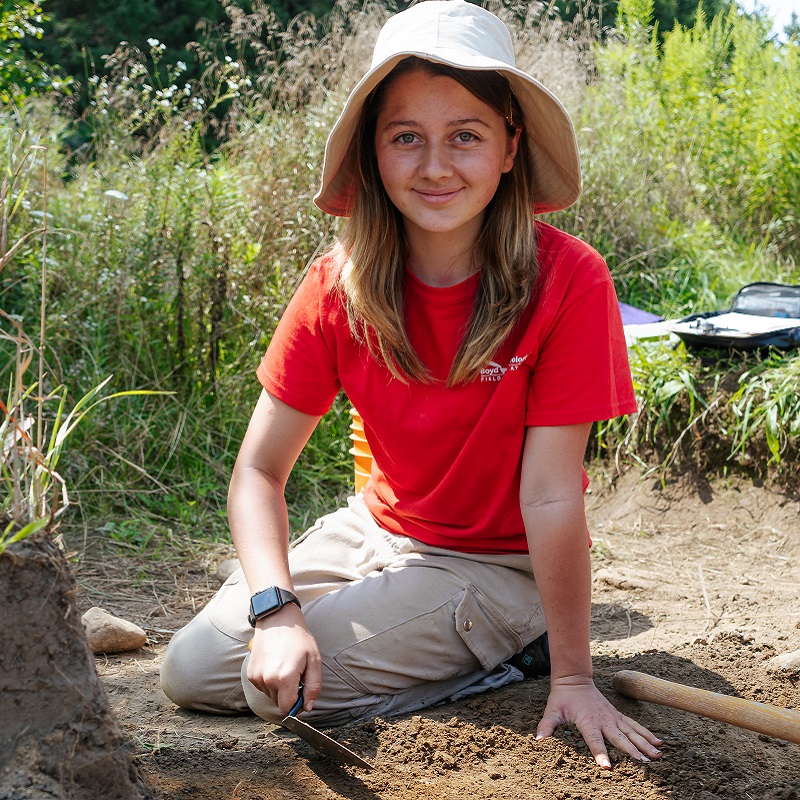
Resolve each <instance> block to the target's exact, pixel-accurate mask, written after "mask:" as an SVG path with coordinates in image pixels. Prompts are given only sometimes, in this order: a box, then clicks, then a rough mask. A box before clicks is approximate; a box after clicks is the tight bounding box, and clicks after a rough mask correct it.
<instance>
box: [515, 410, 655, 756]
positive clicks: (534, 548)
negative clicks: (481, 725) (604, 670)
mask: <svg viewBox="0 0 800 800" xmlns="http://www.w3.org/2000/svg"><path fill="white" fill-rule="evenodd" d="M590 429H591V425H590V424H589V423H586V424H580V425H563V426H553V427H531V428H528V431H527V434H526V438H525V447H524V450H523V456H522V480H521V483H520V505H521V509H522V518H523V520H524V523H525V532H526V534H527V538H528V547H529V549H530V555H531V563H532V565H533V573H534V576H535V578H536V583H537V586H538V587H539V592H540V594H541V597H542V604H543V606H544V613H545V617H546V619H547V633H548V638H549V641H550V663H551V673H550V696H549V698H548V701H547V707H546V709H545V712H544V715H543V717H542V720H541V722H540V723H539V726H538V729H537V733H536V735H537V738H543V737H545V736H550V735H552V733H553V731H554V730H555V728H556V727H557V726H558V725H562V724H573V725H575V727H576V728H577V729H578V730H579V731H580V733H581V735H582V736H583V738H584V740H585V741H586V744H587V745H588V746H589V749H590V750H591V751H592V755H594V758H595V761H596V762H597V763H598V764H599V765H600V766H601V767H603V768H604V769H610V768H611V762H610V760H609V758H608V751H607V749H606V742H608V743H610V744H613V745H614V746H615V747H616V748H617V749H618V750H621V751H622V752H624V753H627V754H628V755H630V756H632V757H633V758H637V759H639V760H641V761H649V760H650V759H651V758H658V757H659V756H660V755H661V753H660V751H659V750H658V748H657V747H656V745H658V744H661V742H660V740H659V739H658V738H657V737H656V736H654V735H653V734H652V733H651V732H650V731H648V730H647V729H646V728H645V727H643V726H642V725H640V724H639V723H638V722H636V721H634V720H632V719H630V718H629V717H626V716H625V715H624V714H621V713H620V712H619V711H617V709H616V708H614V706H612V705H611V703H610V702H609V701H608V700H607V699H606V698H605V697H604V696H603V695H602V694H601V693H600V692H599V690H598V689H597V687H596V686H595V685H594V681H593V679H592V658H591V653H590V650H589V615H590V609H591V583H592V576H591V564H590V560H589V547H588V540H587V532H586V517H585V512H584V504H583V488H582V475H583V472H582V468H583V456H584V451H585V450H586V442H587V440H588V437H589V431H590Z"/></svg>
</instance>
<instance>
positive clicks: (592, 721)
mask: <svg viewBox="0 0 800 800" xmlns="http://www.w3.org/2000/svg"><path fill="white" fill-rule="evenodd" d="M558 725H575V727H576V728H577V729H578V731H579V732H580V734H581V736H583V738H584V741H585V742H586V744H587V745H588V746H589V750H591V751H592V755H593V756H594V760H595V761H596V762H597V764H598V765H599V766H600V767H602V768H603V769H611V761H610V760H609V758H608V750H607V749H606V741H608V743H609V744H613V745H614V747H616V748H617V750H621V751H622V752H623V753H627V754H628V755H629V756H631V757H632V758H635V759H637V760H639V761H650V759H652V758H660V757H661V751H660V750H658V748H657V747H656V745H659V744H661V740H660V739H659V738H657V737H656V736H654V735H653V734H652V733H651V732H650V731H649V730H647V728H645V727H644V726H642V725H640V724H639V723H638V722H636V721H635V720H632V719H630V717H626V716H625V715H624V714H622V713H620V712H619V711H617V709H616V708H614V706H612V705H611V703H610V702H609V701H608V700H607V699H606V698H605V697H603V695H602V694H601V693H600V691H599V690H598V688H597V687H596V686H595V685H594V681H593V680H592V679H591V678H590V677H589V676H586V675H570V676H566V677H563V678H555V679H553V680H552V681H551V684H550V697H549V698H548V699H547V707H546V708H545V710H544V715H543V716H542V720H541V722H540V723H539V726H538V728H537V730H536V738H537V739H544V738H545V736H552V735H553V731H555V729H556V727H557V726H558Z"/></svg>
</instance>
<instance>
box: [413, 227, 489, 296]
mask: <svg viewBox="0 0 800 800" xmlns="http://www.w3.org/2000/svg"><path fill="white" fill-rule="evenodd" d="M406 238H407V241H408V267H409V269H410V270H411V271H412V272H413V273H414V275H416V276H417V278H419V279H420V280H421V281H422V282H423V283H425V284H427V285H428V286H439V287H444V286H455V285H456V284H457V283H461V282H462V281H465V280H466V279H467V278H469V277H470V275H474V274H475V273H476V272H477V271H478V269H479V267H478V266H477V265H476V262H475V256H474V252H475V242H474V239H472V237H470V238H469V239H468V240H466V239H463V238H462V237H453V236H446V237H444V236H438V235H436V234H431V233H428V232H427V231H422V232H415V233H414V234H411V233H410V232H409V231H407V232H406Z"/></svg>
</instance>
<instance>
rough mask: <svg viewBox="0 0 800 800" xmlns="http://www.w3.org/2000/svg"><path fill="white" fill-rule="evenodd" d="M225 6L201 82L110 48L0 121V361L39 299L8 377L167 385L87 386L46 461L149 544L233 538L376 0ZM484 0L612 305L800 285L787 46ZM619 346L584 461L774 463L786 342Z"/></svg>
mask: <svg viewBox="0 0 800 800" xmlns="http://www.w3.org/2000/svg"><path fill="white" fill-rule="evenodd" d="M226 11H227V14H228V16H229V20H230V22H229V25H227V26H226V27H223V28H220V29H218V30H217V31H216V33H214V32H211V33H210V34H209V37H208V38H207V39H206V40H205V41H204V42H203V43H202V44H201V45H198V46H197V47H196V48H194V52H195V53H196V54H197V57H198V59H199V60H200V63H201V64H202V70H201V72H200V73H199V74H201V75H202V78H198V79H187V78H186V74H185V72H184V70H183V69H182V66H181V65H180V64H179V63H177V62H170V60H169V58H168V57H167V54H166V53H165V51H164V48H163V47H162V46H161V44H160V42H156V43H150V44H149V45H148V46H147V47H146V48H144V49H137V48H135V47H132V46H120V47H119V48H118V49H117V51H116V52H115V53H114V55H113V57H112V58H111V60H110V62H109V68H110V72H109V74H107V75H106V76H105V77H103V76H100V75H98V76H94V75H92V76H90V77H89V79H88V81H87V82H86V87H85V88H86V89H87V91H88V95H87V99H88V100H89V105H88V107H87V110H86V111H85V112H84V113H83V114H82V115H81V118H80V119H75V118H73V117H71V116H70V115H69V113H68V111H65V110H64V109H65V106H64V104H63V103H60V102H59V100H58V98H56V97H54V96H47V97H40V98H36V97H32V96H30V95H32V94H33V92H27V93H26V94H27V95H29V96H28V97H27V98H21V97H20V96H19V95H17V96H16V97H15V98H14V99H12V100H7V101H6V103H5V108H4V113H3V114H2V116H0V150H2V152H3V154H4V174H5V175H6V180H5V183H4V186H3V190H2V197H0V202H2V222H3V229H2V232H0V233H1V234H2V235H1V236H0V308H2V309H3V311H4V316H3V317H2V320H0V328H1V329H2V331H3V334H4V335H3V337H2V338H0V377H1V378H2V381H3V382H4V385H5V386H9V385H12V384H13V380H14V378H13V376H14V375H15V374H17V375H18V374H19V372H20V371H19V367H18V360H17V355H16V350H15V348H16V344H14V343H15V342H18V341H20V340H21V337H22V334H23V333H24V334H25V335H26V336H27V337H31V338H32V337H34V332H35V333H36V334H37V336H38V332H39V327H40V320H41V316H42V311H43V309H44V310H45V311H46V336H43V337H41V338H37V340H36V341H35V342H34V343H33V344H31V345H30V346H31V348H32V352H35V353H36V356H37V358H38V357H39V356H40V357H41V359H42V363H43V364H44V368H43V370H42V378H41V380H40V379H39V377H38V376H32V377H31V376H30V375H29V374H28V372H27V371H26V370H23V372H22V374H23V376H24V380H23V381H22V382H23V383H24V385H25V387H26V388H25V389H23V391H25V390H27V391H29V392H34V391H35V392H42V393H43V395H44V396H45V397H52V396H54V395H55V394H56V393H57V391H59V392H60V391H63V390H61V389H58V388H57V387H62V386H66V387H69V393H70V394H69V396H68V397H67V398H66V399H65V401H64V402H65V403H66V407H75V405H76V401H75V400H74V399H73V398H82V397H85V396H87V395H89V393H91V392H92V391H93V390H94V387H97V386H99V385H101V384H102V383H103V381H105V380H106V379H107V378H108V376H110V375H113V376H114V377H113V379H112V380H111V382H110V383H109V384H108V389H109V391H110V392H131V391H142V390H144V391H158V392H163V393H164V394H159V395H157V396H150V397H139V396H135V397H130V398H128V399H125V400H124V401H123V402H122V403H121V404H117V403H104V404H102V405H100V406H98V407H96V408H94V409H93V411H92V414H91V416H90V417H87V419H86V420H85V421H84V422H83V423H82V424H81V425H80V426H78V427H76V428H75V429H74V430H73V431H72V432H71V434H70V449H69V451H67V452H64V453H63V454H62V456H61V465H60V468H59V478H60V479H63V480H64V482H65V483H66V485H68V486H69V487H70V496H71V498H72V500H73V506H76V508H74V509H73V512H72V514H71V518H72V521H73V522H78V523H79V522H80V521H81V519H82V520H83V522H84V523H85V524H86V525H87V526H91V527H93V528H98V529H99V528H103V526H108V525H111V528H108V527H106V528H105V530H113V531H115V532H116V533H115V535H117V536H120V537H123V538H125V539H126V540H130V541H133V542H135V543H136V545H137V546H139V545H140V544H141V543H142V542H143V541H144V539H141V537H140V536H138V535H137V531H136V524H137V522H138V523H140V528H139V530H140V531H142V530H144V531H152V530H156V529H158V528H159V526H161V527H163V528H164V529H166V528H173V529H178V530H181V531H185V532H189V533H192V534H198V535H205V536H211V537H220V538H221V537H224V536H225V532H226V525H225V495H226V490H227V482H228V478H229V475H230V470H231V467H232V465H233V460H234V458H235V455H236V450H237V447H238V443H239V441H240V440H241V437H242V435H243V433H244V430H245V427H246V424H247V420H248V418H249V415H250V411H251V409H252V407H253V405H254V403H255V400H256V398H257V395H258V392H259V386H258V384H257V381H256V380H255V375H254V372H255V367H256V365H257V363H258V361H259V359H260V357H261V355H262V353H263V351H264V349H265V348H266V345H267V343H268V342H269V340H270V337H271V334H272V331H273V330H274V327H275V324H276V322H277V320H278V319H279V317H280V314H281V312H282V310H283V308H284V307H285V305H286V303H287V302H288V299H289V297H290V296H291V294H292V291H293V289H294V288H295V287H296V286H297V284H298V282H299V280H300V279H301V277H302V274H303V272H304V269H305V267H306V265H307V264H308V262H309V260H310V259H311V258H312V257H313V256H314V255H315V254H316V253H318V252H319V251H320V250H321V249H322V248H324V247H325V246H327V244H329V243H330V242H331V240H332V236H333V235H334V233H335V222H334V221H332V220H330V219H328V218H326V217H325V216H324V215H322V214H321V213H320V212H318V211H317V210H316V209H315V208H314V206H313V204H312V202H311V198H312V196H313V193H314V190H315V186H316V182H317V177H316V176H317V175H318V172H319V169H320V165H321V155H322V150H323V147H324V140H325V136H326V133H327V130H328V129H329V127H330V125H331V123H332V121H333V119H335V116H336V114H337V112H338V110H339V108H340V107H341V103H342V102H343V99H344V97H345V95H346V90H347V89H348V88H349V87H350V86H352V85H353V83H354V81H355V79H356V77H357V76H358V74H359V73H360V72H361V70H362V68H363V65H364V64H365V62H366V61H368V59H369V56H370V51H371V43H372V41H374V36H375V35H376V33H377V30H378V28H379V27H380V25H381V23H382V21H383V19H384V18H385V16H386V14H387V13H388V12H387V11H386V10H385V9H383V8H382V7H381V6H379V5H370V6H366V7H364V8H361V7H357V6H354V5H348V4H347V3H346V2H343V3H341V4H340V5H338V6H337V7H336V9H335V10H334V12H333V14H332V15H331V16H329V17H328V18H326V20H325V21H324V24H319V23H317V22H316V21H315V20H312V19H310V18H309V19H301V20H296V21H295V22H294V23H293V24H292V25H291V26H290V27H289V28H282V27H281V26H280V25H279V24H278V23H277V22H276V19H275V16H274V14H273V13H272V12H270V11H269V10H267V9H266V8H261V7H254V10H252V11H249V12H245V11H243V10H242V9H239V8H238V7H236V6H232V5H226ZM499 13H501V14H502V15H503V16H504V17H506V18H507V19H508V20H509V23H510V25H511V26H512V27H513V28H514V29H515V30H516V32H517V35H518V39H519V52H520V60H521V65H522V66H524V67H526V68H529V69H530V70H531V71H533V72H534V73H535V74H537V75H539V76H541V77H542V79H543V80H544V81H545V83H548V84H549V85H551V86H552V87H553V88H554V90H555V91H556V92H557V93H558V94H559V96H560V97H562V98H563V99H564V100H565V102H566V103H567V105H568V106H569V109H570V111H571V113H572V114H573V116H574V119H575V121H576V128H577V130H578V132H579V134H578V135H579V143H580V147H581V152H582V159H583V164H584V170H585V192H584V195H583V197H582V198H581V200H580V202H579V203H578V204H576V206H575V207H573V208H572V209H569V210H568V211H565V212H561V213H559V214H557V215H553V220H552V221H553V222H554V223H555V224H557V225H560V226H562V227H564V228H566V229H567V230H569V231H571V232H574V233H576V234H577V235H579V236H581V237H582V238H584V239H586V240H587V241H589V242H590V243H591V244H593V245H594V246H595V247H597V249H598V250H600V252H601V253H602V254H603V255H604V256H605V257H606V258H607V260H608V262H609V265H610V266H611V268H612V272H613V274H614V276H615V280H616V281H617V287H618V291H619V293H620V297H621V299H623V300H626V301H628V302H632V303H634V304H636V305H639V306H641V307H644V308H648V309H650V310H653V311H656V312H659V313H662V314H664V315H668V316H675V315H680V314H684V313H688V312H690V311H701V310H710V309H714V308H722V307H725V306H726V305H727V304H728V303H729V301H730V298H731V296H732V294H733V293H734V292H735V291H736V290H737V289H738V288H740V287H741V286H742V285H743V284H745V283H749V282H751V281H755V280H777V281H786V282H800V279H798V270H797V260H798V258H800V219H799V218H798V211H797V203H796V198H797V197H798V196H800V167H798V165H799V164H800V43H798V42H797V41H796V40H793V41H790V42H788V43H783V44H781V43H776V42H773V41H769V40H768V38H767V35H768V32H767V30H766V28H765V25H764V24H763V23H762V22H761V21H759V20H758V19H753V18H749V17H747V16H744V15H742V14H740V13H739V12H737V10H736V9H735V8H734V9H732V10H730V11H726V12H724V13H722V14H721V15H718V16H716V17H714V18H713V19H711V20H708V19H706V18H705V16H704V15H703V14H702V13H700V14H698V18H697V21H696V22H695V23H694V24H693V25H692V27H690V28H684V27H682V26H676V27H675V29H674V30H672V31H668V32H665V33H664V34H663V41H662V40H661V39H659V37H658V36H656V35H654V34H653V30H652V27H651V19H652V6H651V5H650V4H648V3H647V2H646V0H622V2H621V3H620V5H619V11H618V17H617V24H616V30H615V31H613V32H607V35H606V36H605V37H604V38H603V39H602V40H600V39H599V38H597V36H596V34H595V32H594V29H595V27H596V26H593V25H591V24H589V23H586V24H584V23H580V22H575V23H574V24H569V23H565V22H563V21H561V20H559V19H557V18H555V17H553V16H552V15H548V14H546V13H545V12H544V11H541V10H540V9H539V8H538V6H537V7H534V6H533V5H532V4H527V5H520V6H519V7H515V8H506V7H503V8H500V10H499ZM539 15H541V16H539ZM153 33H156V31H153ZM153 38H155V37H153ZM247 64H256V65H257V68H256V69H249V68H248V67H247V66H246V65H247ZM79 126H80V132H81V133H80V136H76V133H75V132H76V130H77V128H78V127H79ZM209 135H210V136H213V138H214V139H215V140H216V141H220V142H222V144H221V145H220V146H219V147H218V148H217V149H215V150H214V151H213V152H209V151H208V149H207V148H206V146H205V144H204V143H205V142H207V141H208V140H209V139H208V137H209ZM76 141H79V142H86V144H81V145H80V146H79V147H71V146H70V143H72V142H76ZM23 157H24V158H26V159H29V160H30V161H29V163H30V164H31V168H30V169H29V168H27V167H26V168H24V169H21V170H20V169H19V165H20V164H21V163H22V160H23ZM34 164H35V168H33V165H34ZM45 197H46V203H45ZM45 221H46V228H47V235H46V241H43V228H44V227H45V225H44V223H45ZM43 264H44V265H45V266H46V270H44V274H45V277H44V281H43V280H42V276H43V269H42V265H43ZM42 298H44V304H42ZM631 361H632V366H633V370H634V375H635V379H636V383H637V391H638V393H639V397H640V400H641V412H640V414H639V415H638V416H637V417H635V418H631V419H625V420H615V421H613V422H611V423H608V424H604V425H600V426H598V428H597V435H596V437H595V438H594V440H593V445H592V446H593V452H594V453H595V454H596V455H601V456H603V457H604V458H612V459H616V460H617V461H619V462H623V461H624V462H630V461H636V462H640V463H642V464H644V465H646V466H647V467H648V468H649V467H656V468H658V467H659V466H664V465H665V464H669V463H674V462H676V461H685V460H692V461H696V462H698V463H700V464H701V465H703V466H712V467H715V466H716V467H718V466H727V467H728V468H746V469H748V470H752V471H756V472H758V473H760V474H766V473H768V472H771V473H773V474H776V475H778V476H779V477H780V476H784V477H785V476H788V475H789V473H790V471H791V470H792V469H793V460H792V459H791V458H788V457H787V453H788V452H790V451H792V450H794V449H796V445H797V436H798V429H799V428H800V411H799V410H798V406H797V400H796V391H795V388H796V385H797V363H798V362H797V358H796V354H795V353H789V354H778V353H773V354H765V355H757V354H755V355H754V354H750V355H748V356H743V355H735V354H734V355H731V356H730V357H726V359H725V360H724V361H723V362H719V361H718V360H717V359H716V358H708V357H703V356H702V354H700V355H698V354H693V353H690V352H688V351H686V350H685V349H684V348H683V347H682V346H679V347H676V346H675V345H673V344H671V343H668V342H660V343H655V344H648V343H645V344H642V345H639V346H637V347H635V348H633V349H632V350H631ZM15 364H16V365H17V366H16V367H15ZM37 382H39V384H40V388H37V389H35V390H34V388H33V385H34V384H35V383H37ZM167 392H169V393H170V394H166V393H167ZM59 397H61V395H59ZM60 402H61V401H60V400H59V403H60ZM347 410H348V405H347V402H346V399H345V398H340V399H339V400H337V402H336V404H335V406H334V409H333V410H332V411H331V413H330V414H328V415H327V416H326V418H325V419H324V420H323V423H322V424H321V426H320V428H319V429H318V431H317V432H316V433H315V434H314V437H313V439H312V441H311V443H310V445H309V447H307V448H306V450H305V452H304V453H303V455H302V457H301V460H300V462H299V463H298V466H297V468H296V469H295V471H294V473H293V477H292V480H291V485H290V487H289V493H290V502H291V515H292V524H293V526H294V527H295V528H296V529H301V528H303V527H304V526H305V525H306V524H307V523H308V522H309V521H310V520H311V519H313V518H314V517H315V516H316V515H317V514H319V513H322V512H324V511H326V510H328V509H330V508H331V506H332V504H333V503H334V502H336V501H337V499H341V497H343V496H344V495H345V494H346V493H347V491H348V490H349V487H350V486H351V485H352V484H351V478H352V462H351V458H350V456H349V455H348V447H349V440H348V438H347V434H348V428H347V426H348V424H349V416H348V414H347ZM43 413H44V415H45V420H44V421H45V423H47V424H50V425H52V423H53V422H54V421H55V420H56V411H48V410H47V409H45V411H44V412H43ZM48 414H49V415H50V417H49V418H48ZM701 445H702V446H701ZM4 452H5V451H4ZM76 501H77V502H76ZM0 516H2V513H0ZM149 535H150V534H149V533H148V534H147V536H149ZM144 544H145V545H146V542H145V543H144ZM143 546H144V545H143Z"/></svg>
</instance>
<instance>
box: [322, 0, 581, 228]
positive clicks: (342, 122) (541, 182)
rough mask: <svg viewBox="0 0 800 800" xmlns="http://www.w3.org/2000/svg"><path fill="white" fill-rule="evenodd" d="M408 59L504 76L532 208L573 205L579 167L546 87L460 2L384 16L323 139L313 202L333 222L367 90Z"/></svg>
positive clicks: (475, 9) (351, 182) (351, 181)
mask: <svg viewBox="0 0 800 800" xmlns="http://www.w3.org/2000/svg"><path fill="white" fill-rule="evenodd" d="M408 56H417V57H419V58H424V59H426V60H428V61H435V62H438V63H440V64H447V65H449V66H451V67H457V68H459V69H474V70H497V71H498V72H501V73H502V74H503V75H505V77H506V78H507V79H508V82H509V83H510V84H511V89H512V90H513V92H514V94H515V95H516V97H517V100H518V101H519V104H520V106H521V107H522V111H523V113H524V115H525V133H526V134H527V135H528V138H529V140H530V142H529V143H530V151H531V156H532V158H531V169H532V171H533V187H534V210H535V211H536V212H537V213H540V212H545V211H558V210H560V209H562V208H567V207H568V206H570V205H572V203H574V202H575V201H576V200H577V199H578V197H579V195H580V193H581V167H580V160H579V157H578V145H577V142H576V140H575V129H574V127H573V125H572V120H571V119H570V117H569V114H568V113H567V111H566V109H565V108H564V106H563V105H562V104H561V102H560V101H559V100H558V98H557V97H556V96H555V95H554V94H553V93H552V92H551V91H550V90H549V89H547V88H546V87H545V86H543V85H542V84H541V83H539V81H537V80H536V79H535V78H532V77H531V76H530V75H528V74H527V73H525V72H523V71H522V70H519V69H517V68H516V66H515V59H514V46H513V44H512V41H511V34H510V33H509V31H508V28H507V27H506V26H505V24H504V23H503V22H502V21H501V20H500V19H498V18H497V17H496V16H495V15H494V14H492V13H491V12H490V11H487V10H486V9H484V8H481V7H480V6H476V5H473V4H472V3H468V2H465V0H425V2H421V3H418V4H417V5H415V6H412V7H411V8H409V9H407V10H406V11H402V12H401V13H399V14H395V15H394V16H393V17H390V18H389V20H388V21H387V22H386V24H385V25H384V26H383V28H382V29H381V32H380V33H379V34H378V40H377V42H376V44H375V50H374V52H373V55H372V64H371V66H370V68H369V71H368V72H367V74H366V75H365V76H364V77H363V78H362V79H361V81H359V83H358V85H357V86H356V87H355V89H353V91H352V92H351V93H350V96H349V97H348V98H347V103H346V104H345V107H344V110H343V111H342V113H341V115H340V116H339V119H338V120H337V121H336V123H335V124H334V126H333V129H332V130H331V133H330V136H329V137H328V142H327V144H326V146H325V162H324V164H323V168H322V185H321V187H320V190H319V191H318V192H317V194H316V196H315V197H314V202H315V203H316V205H317V206H319V208H321V209H322V210H323V211H325V212H327V213H328V214H333V215H335V216H338V217H347V216H349V215H350V212H351V210H352V204H353V200H354V197H355V192H356V182H355V177H356V159H357V157H358V156H357V153H356V152H355V148H354V146H353V136H354V134H355V131H356V128H357V126H358V121H359V117H360V115H361V109H362V107H363V105H364V102H365V100H366V99H367V97H368V96H369V94H370V92H371V91H372V90H373V89H374V88H375V87H376V86H377V85H378V84H379V83H380V82H381V81H382V80H383V79H384V78H385V77H386V76H387V75H388V74H389V73H390V72H391V71H392V69H393V68H394V67H395V66H396V65H397V64H398V63H399V62H400V61H402V60H403V59H404V58H407V57H408Z"/></svg>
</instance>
